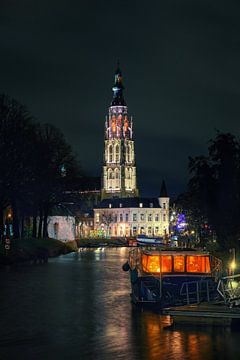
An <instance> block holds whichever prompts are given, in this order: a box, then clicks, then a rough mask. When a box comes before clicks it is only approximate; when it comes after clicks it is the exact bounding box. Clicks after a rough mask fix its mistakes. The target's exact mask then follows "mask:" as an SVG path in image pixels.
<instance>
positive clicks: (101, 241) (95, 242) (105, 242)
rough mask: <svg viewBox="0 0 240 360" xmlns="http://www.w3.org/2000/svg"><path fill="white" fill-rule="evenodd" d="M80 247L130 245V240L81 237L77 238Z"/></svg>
mask: <svg viewBox="0 0 240 360" xmlns="http://www.w3.org/2000/svg"><path fill="white" fill-rule="evenodd" d="M76 243H77V246H78V248H81V247H86V248H94V247H102V246H107V247H118V246H128V240H127V239H125V238H94V239H93V238H89V239H88V238H80V239H76Z"/></svg>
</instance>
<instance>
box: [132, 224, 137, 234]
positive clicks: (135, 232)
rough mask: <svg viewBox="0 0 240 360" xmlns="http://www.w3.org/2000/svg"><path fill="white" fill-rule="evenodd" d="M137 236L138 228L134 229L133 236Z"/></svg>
mask: <svg viewBox="0 0 240 360" xmlns="http://www.w3.org/2000/svg"><path fill="white" fill-rule="evenodd" d="M136 234H137V228H136V226H134V227H133V235H136Z"/></svg>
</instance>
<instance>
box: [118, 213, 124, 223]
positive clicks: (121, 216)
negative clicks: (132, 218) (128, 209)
mask: <svg viewBox="0 0 240 360" xmlns="http://www.w3.org/2000/svg"><path fill="white" fill-rule="evenodd" d="M119 221H120V222H122V221H123V214H120V215H119Z"/></svg>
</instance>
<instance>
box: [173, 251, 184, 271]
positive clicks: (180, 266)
mask: <svg viewBox="0 0 240 360" xmlns="http://www.w3.org/2000/svg"><path fill="white" fill-rule="evenodd" d="M173 262H174V271H175V272H184V270H185V266H184V256H183V255H174V257H173Z"/></svg>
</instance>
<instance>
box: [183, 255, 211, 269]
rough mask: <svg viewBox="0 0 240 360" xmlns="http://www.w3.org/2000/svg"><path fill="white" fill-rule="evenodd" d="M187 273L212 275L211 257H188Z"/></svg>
mask: <svg viewBox="0 0 240 360" xmlns="http://www.w3.org/2000/svg"><path fill="white" fill-rule="evenodd" d="M187 272H194V273H196V272H199V273H210V272H211V269H210V261H209V256H199V255H194V256H187Z"/></svg>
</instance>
